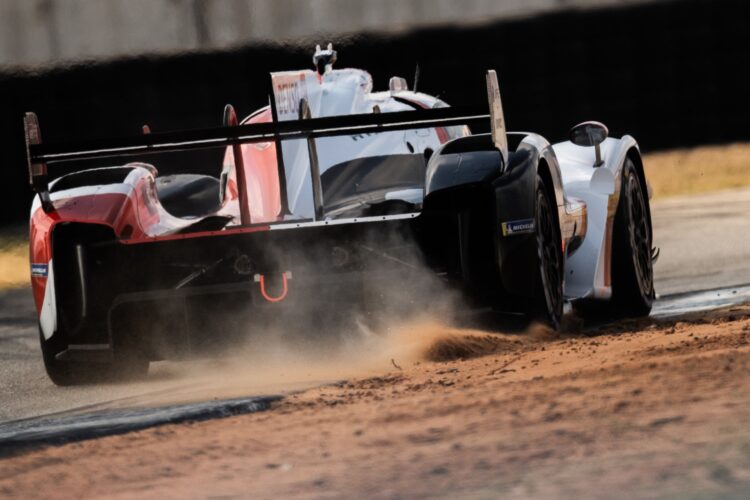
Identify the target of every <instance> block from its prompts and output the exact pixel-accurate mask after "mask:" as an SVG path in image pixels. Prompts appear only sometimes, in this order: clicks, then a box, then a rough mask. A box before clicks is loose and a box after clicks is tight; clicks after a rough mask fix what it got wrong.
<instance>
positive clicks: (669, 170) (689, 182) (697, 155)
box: [643, 143, 750, 198]
mask: <svg viewBox="0 0 750 500" xmlns="http://www.w3.org/2000/svg"><path fill="white" fill-rule="evenodd" d="M643 163H644V166H645V169H646V177H647V178H648V181H649V183H650V184H651V187H652V188H653V190H654V197H656V198H665V197H667V196H675V195H682V194H694V193H703V192H707V191H717V190H721V189H731V188H738V187H745V186H750V143H736V144H725V145H721V146H701V147H696V148H689V149H675V150H671V151H664V152H659V153H650V154H646V155H644V158H643Z"/></svg>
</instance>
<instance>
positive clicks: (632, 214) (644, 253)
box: [627, 175, 653, 296]
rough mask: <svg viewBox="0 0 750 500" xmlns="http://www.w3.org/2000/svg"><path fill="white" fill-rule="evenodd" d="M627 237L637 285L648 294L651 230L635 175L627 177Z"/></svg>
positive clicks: (650, 267)
mask: <svg viewBox="0 0 750 500" xmlns="http://www.w3.org/2000/svg"><path fill="white" fill-rule="evenodd" d="M627 192H628V196H627V202H628V237H629V238H630V248H632V249H633V252H632V258H633V267H634V268H635V275H636V277H637V279H638V286H639V288H640V290H641V293H643V295H644V296H650V294H651V290H652V288H653V265H652V261H651V232H650V231H649V226H648V214H647V212H646V202H645V200H644V198H643V191H642V190H641V183H640V182H639V181H638V179H637V178H636V176H635V175H630V176H629V177H628V190H627Z"/></svg>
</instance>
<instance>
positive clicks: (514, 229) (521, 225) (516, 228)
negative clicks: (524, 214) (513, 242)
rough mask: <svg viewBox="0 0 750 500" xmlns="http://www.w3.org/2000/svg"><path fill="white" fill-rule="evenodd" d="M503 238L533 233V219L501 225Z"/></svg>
mask: <svg viewBox="0 0 750 500" xmlns="http://www.w3.org/2000/svg"><path fill="white" fill-rule="evenodd" d="M501 228H502V230H503V236H512V235H514V234H527V233H533V232H534V219H522V220H513V221H510V222H503V223H502V224H501Z"/></svg>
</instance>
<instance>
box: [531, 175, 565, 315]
mask: <svg viewBox="0 0 750 500" xmlns="http://www.w3.org/2000/svg"><path fill="white" fill-rule="evenodd" d="M550 187H551V186H550ZM550 198H551V196H550V192H549V190H548V189H547V186H546V184H545V182H544V179H543V178H542V177H541V176H538V177H537V189H536V217H535V223H534V232H535V236H536V249H537V269H536V273H535V284H534V306H533V310H532V319H534V320H536V321H541V322H542V323H545V324H547V325H548V326H551V327H552V328H554V329H558V328H560V322H561V320H562V313H563V302H564V300H565V298H564V296H563V275H564V274H563V273H564V270H563V267H564V263H563V255H562V243H561V239H560V227H559V224H558V222H557V217H556V214H555V212H554V210H555V207H556V206H557V205H556V204H555V203H554V201H553V200H552V199H550Z"/></svg>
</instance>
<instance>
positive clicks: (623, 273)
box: [573, 158, 655, 319]
mask: <svg viewBox="0 0 750 500" xmlns="http://www.w3.org/2000/svg"><path fill="white" fill-rule="evenodd" d="M651 237H652V226H651V216H650V213H649V211H648V206H647V203H646V191H645V189H644V187H643V183H642V182H641V180H640V178H639V176H638V171H637V170H636V167H635V164H634V163H633V160H632V159H631V158H626V159H625V164H624V166H623V170H622V182H621V185H620V200H619V202H618V205H617V212H616V213H615V220H614V227H613V232H612V261H611V262H612V299H611V300H610V301H609V302H603V301H577V302H574V303H573V309H574V310H575V311H576V313H577V314H578V315H579V316H582V317H584V318H595V319H604V318H629V317H630V318H635V317H640V316H647V315H648V314H649V313H650V312H651V307H652V305H653V301H654V295H655V294H654V270H653V259H652V256H651V252H652V250H651V248H652V241H651Z"/></svg>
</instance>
